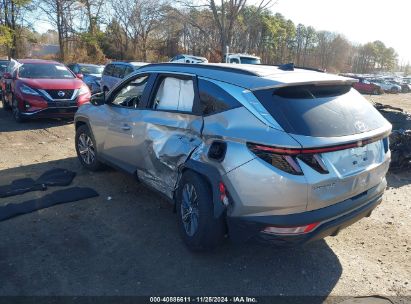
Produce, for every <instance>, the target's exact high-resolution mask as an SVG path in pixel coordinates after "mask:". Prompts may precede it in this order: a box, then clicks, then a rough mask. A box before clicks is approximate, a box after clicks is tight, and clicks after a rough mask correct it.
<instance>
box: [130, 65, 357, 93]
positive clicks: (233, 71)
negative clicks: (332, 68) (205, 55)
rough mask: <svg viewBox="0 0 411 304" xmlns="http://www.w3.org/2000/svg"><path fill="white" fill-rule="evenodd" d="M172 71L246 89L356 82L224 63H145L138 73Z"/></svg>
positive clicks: (299, 70)
mask: <svg viewBox="0 0 411 304" xmlns="http://www.w3.org/2000/svg"><path fill="white" fill-rule="evenodd" d="M143 71H150V72H176V73H188V74H194V75H197V76H200V77H204V78H210V79H214V80H218V81H222V82H226V83H230V84H233V85H236V86H240V87H243V88H246V89H249V90H257V89H263V88H271V87H283V86H290V85H305V84H352V83H354V82H357V81H358V80H356V79H353V78H347V77H342V76H338V75H334V74H327V73H322V72H318V71H313V70H307V69H302V68H295V69H293V70H284V69H282V68H281V66H269V65H252V64H238V65H235V64H225V63H207V64H202V63H200V64H198V63H196V64H190V63H160V64H149V65H146V66H144V67H142V68H140V69H139V70H138V72H143Z"/></svg>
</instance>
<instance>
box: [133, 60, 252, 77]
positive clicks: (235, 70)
mask: <svg viewBox="0 0 411 304" xmlns="http://www.w3.org/2000/svg"><path fill="white" fill-rule="evenodd" d="M162 66H164V67H190V68H196V69H207V70H218V71H225V72H233V73H239V74H244V75H249V76H260V75H258V74H257V73H254V72H251V71H249V70H245V69H241V67H228V66H218V65H214V64H198V63H177V62H164V63H150V64H147V65H145V66H143V67H141V69H145V68H150V67H162Z"/></svg>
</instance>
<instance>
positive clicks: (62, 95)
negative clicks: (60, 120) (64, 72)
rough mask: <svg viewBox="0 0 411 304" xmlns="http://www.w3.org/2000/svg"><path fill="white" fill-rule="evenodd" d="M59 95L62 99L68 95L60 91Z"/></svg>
mask: <svg viewBox="0 0 411 304" xmlns="http://www.w3.org/2000/svg"><path fill="white" fill-rule="evenodd" d="M57 95H58V96H60V97H64V95H66V93H64V92H63V91H58V93H57Z"/></svg>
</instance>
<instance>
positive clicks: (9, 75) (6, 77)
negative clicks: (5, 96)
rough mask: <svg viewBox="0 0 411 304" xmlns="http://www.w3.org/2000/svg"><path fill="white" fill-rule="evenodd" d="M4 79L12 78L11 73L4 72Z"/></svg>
mask: <svg viewBox="0 0 411 304" xmlns="http://www.w3.org/2000/svg"><path fill="white" fill-rule="evenodd" d="M3 77H4V79H13V75H11V73H9V72H6V73H4V74H3Z"/></svg>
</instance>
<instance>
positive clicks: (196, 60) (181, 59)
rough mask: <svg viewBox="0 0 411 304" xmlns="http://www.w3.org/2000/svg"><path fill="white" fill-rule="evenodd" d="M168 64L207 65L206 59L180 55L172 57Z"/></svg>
mask: <svg viewBox="0 0 411 304" xmlns="http://www.w3.org/2000/svg"><path fill="white" fill-rule="evenodd" d="M170 62H180V63H181V62H184V63H208V60H207V58H204V57H199V56H192V55H184V54H180V55H177V56H175V57H173V58H172V59H171V60H170Z"/></svg>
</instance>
